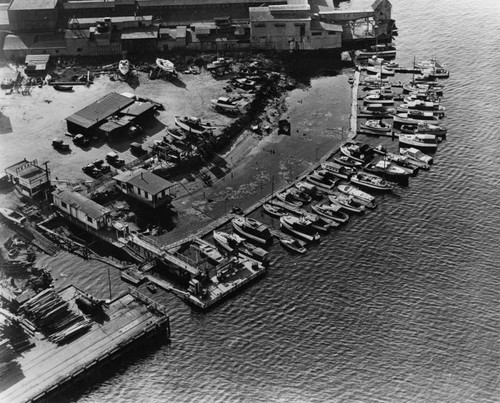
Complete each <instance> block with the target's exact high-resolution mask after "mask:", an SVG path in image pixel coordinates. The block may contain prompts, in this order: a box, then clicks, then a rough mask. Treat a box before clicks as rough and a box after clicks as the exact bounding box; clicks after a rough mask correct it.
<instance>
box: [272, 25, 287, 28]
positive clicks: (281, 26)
mask: <svg viewBox="0 0 500 403" xmlns="http://www.w3.org/2000/svg"><path fill="white" fill-rule="evenodd" d="M274 26H275V27H276V28H285V27H286V24H274Z"/></svg>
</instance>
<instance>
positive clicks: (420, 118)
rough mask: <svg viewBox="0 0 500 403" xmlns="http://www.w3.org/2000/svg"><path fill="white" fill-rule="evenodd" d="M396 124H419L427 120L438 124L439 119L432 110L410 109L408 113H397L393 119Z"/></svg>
mask: <svg viewBox="0 0 500 403" xmlns="http://www.w3.org/2000/svg"><path fill="white" fill-rule="evenodd" d="M392 122H393V124H394V126H397V125H408V124H413V125H418V124H419V123H424V122H427V123H429V124H431V125H438V124H439V119H438V118H437V117H436V116H434V114H433V113H432V112H424V111H417V110H409V111H408V112H407V113H396V114H395V115H394V117H393V120H392Z"/></svg>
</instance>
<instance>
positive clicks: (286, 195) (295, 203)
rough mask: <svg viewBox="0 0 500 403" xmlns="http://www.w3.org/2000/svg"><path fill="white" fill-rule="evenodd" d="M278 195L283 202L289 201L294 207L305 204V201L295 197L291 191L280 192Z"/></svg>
mask: <svg viewBox="0 0 500 403" xmlns="http://www.w3.org/2000/svg"><path fill="white" fill-rule="evenodd" d="M276 197H277V198H278V199H279V200H281V201H282V202H285V203H288V204H290V205H292V206H294V207H302V206H303V205H304V203H303V202H301V201H300V200H297V199H296V198H294V197H293V195H292V194H291V193H289V192H282V193H278V194H277V195H276Z"/></svg>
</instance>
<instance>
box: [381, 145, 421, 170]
mask: <svg viewBox="0 0 500 403" xmlns="http://www.w3.org/2000/svg"><path fill="white" fill-rule="evenodd" d="M375 150H376V151H377V152H378V153H380V154H382V155H383V156H384V159H385V160H387V161H391V162H394V163H395V164H397V165H398V166H400V167H402V168H405V169H407V170H408V171H409V172H411V174H410V175H412V176H413V175H416V174H417V173H418V171H419V169H429V166H428V164H426V163H423V162H420V161H413V160H411V159H410V158H408V157H407V156H405V155H401V154H396V153H392V152H389V151H387V150H386V149H385V147H383V146H382V145H380V146H377V147H375Z"/></svg>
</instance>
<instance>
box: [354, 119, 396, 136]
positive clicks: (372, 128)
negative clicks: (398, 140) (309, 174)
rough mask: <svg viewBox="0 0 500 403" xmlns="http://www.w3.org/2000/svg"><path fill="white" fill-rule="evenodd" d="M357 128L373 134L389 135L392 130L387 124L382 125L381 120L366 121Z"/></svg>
mask: <svg viewBox="0 0 500 403" xmlns="http://www.w3.org/2000/svg"><path fill="white" fill-rule="evenodd" d="M359 127H360V129H361V130H366V131H369V132H374V133H389V132H390V131H391V130H392V126H391V125H389V124H387V123H384V122H383V121H382V119H380V120H374V119H370V120H367V121H366V122H365V123H361V124H360V125H359Z"/></svg>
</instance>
